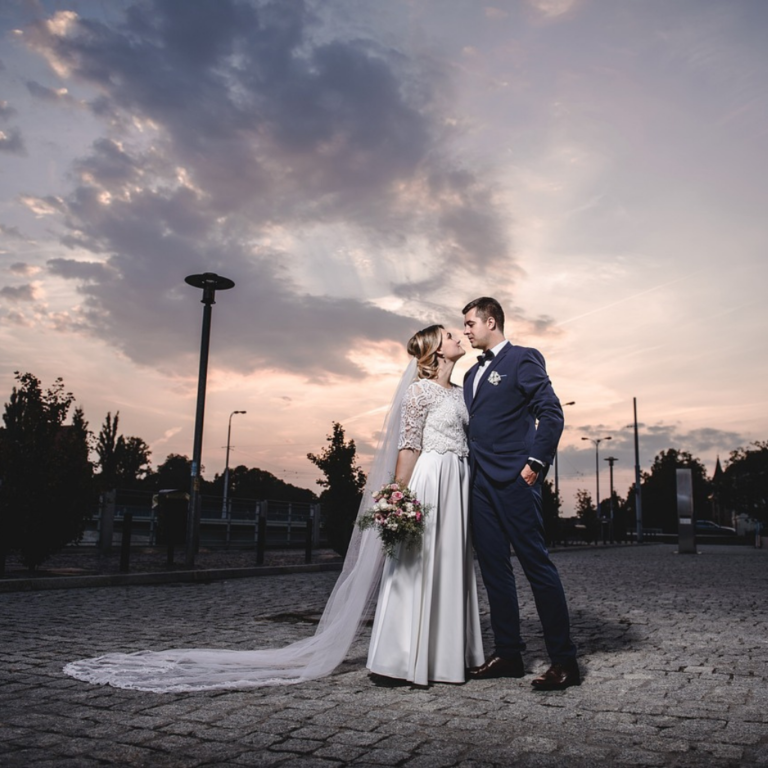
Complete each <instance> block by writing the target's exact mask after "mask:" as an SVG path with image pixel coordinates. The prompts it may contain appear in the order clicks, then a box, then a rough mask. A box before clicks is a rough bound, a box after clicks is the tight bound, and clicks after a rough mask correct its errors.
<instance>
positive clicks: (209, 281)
mask: <svg viewBox="0 0 768 768" xmlns="http://www.w3.org/2000/svg"><path fill="white" fill-rule="evenodd" d="M184 282H185V283H187V284H188V285H191V286H194V287H195V288H202V289H203V298H202V299H201V303H202V304H204V305H205V306H204V307H203V332H202V336H201V340H200V370H199V373H198V379H197V411H196V413H195V440H194V445H193V448H192V469H191V473H190V474H191V483H190V494H189V509H188V511H187V551H186V556H185V564H186V565H187V566H192V565H194V564H195V555H196V554H197V549H198V545H199V543H200V462H201V460H202V452H203V422H204V419H205V385H206V381H207V378H208V350H209V347H210V340H211V305H212V304H215V303H216V300H215V297H216V291H217V290H219V291H226V290H229V289H230V288H234V287H235V284H234V282H233V281H232V280H230V279H229V278H227V277H219V275H216V274H214V273H213V272H204V273H203V274H201V275H189V276H188V277H185V278H184Z"/></svg>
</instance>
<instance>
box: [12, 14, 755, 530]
mask: <svg viewBox="0 0 768 768" xmlns="http://www.w3.org/2000/svg"><path fill="white" fill-rule="evenodd" d="M767 33H768V4H766V3H764V2H762V0H729V2H728V3H723V2H721V1H720V0H677V2H675V3H669V2H667V1H666V0H643V1H642V2H638V1H637V0H514V1H510V2H500V1H497V2H495V3H493V4H488V5H484V4H483V3H481V2H474V1H473V0H390V1H389V2H386V3H382V2H380V1H379V0H324V1H322V2H320V1H319V0H318V1H316V2H312V1H311V0H306V2H301V1H299V0H279V2H278V1H275V2H261V1H260V0H194V2H180V1H179V0H147V1H146V2H134V1H133V0H109V2H107V0H11V1H10V2H5V3H3V4H2V6H1V7H0V353H1V354H0V393H2V397H3V398H4V401H7V398H8V396H9V395H10V392H11V389H12V387H13V385H14V371H22V372H24V371H30V372H32V373H34V374H35V375H36V376H38V377H39V378H40V379H41V380H42V383H43V385H44V386H48V385H50V384H51V383H52V382H53V381H54V379H55V378H56V377H59V376H60V377H62V378H63V379H64V382H65V384H66V386H67V388H68V389H69V390H71V391H72V392H73V393H74V395H75V397H76V399H77V402H78V404H80V405H81V406H82V407H83V408H84V410H85V415H86V418H87V419H88V421H89V422H90V426H91V429H93V430H94V431H96V432H97V431H98V429H99V427H100V425H101V423H102V422H103V420H104V417H105V416H106V414H107V412H111V413H113V414H114V413H115V412H116V411H119V413H120V427H121V431H122V432H123V433H124V434H126V435H135V436H139V437H141V438H143V439H144V440H145V441H146V442H147V443H148V444H149V445H150V447H151V449H152V460H153V464H154V465H155V466H156V465H157V464H159V463H162V461H163V460H164V459H165V457H166V455H167V454H169V453H183V454H187V455H190V456H191V454H192V443H193V433H194V420H195V402H196V392H197V379H198V360H199V349H200V336H201V324H202V311H203V306H202V304H201V303H200V299H201V298H202V296H201V292H200V291H199V290H198V289H195V288H192V287H190V286H188V285H186V284H185V282H184V278H185V277H186V276H187V275H191V274H199V273H202V272H215V273H217V274H220V275H223V276H225V277H228V278H230V279H231V280H233V281H234V282H235V287H234V288H233V289H232V290H230V291H225V292H219V293H218V294H217V296H216V304H215V305H214V307H213V312H212V316H213V321H212V331H211V353H210V363H209V375H208V392H207V401H206V419H205V433H204V445H203V464H204V467H205V476H206V477H208V478H212V477H213V475H214V474H215V473H217V472H219V473H220V472H222V471H223V468H224V463H225V447H226V442H227V425H228V420H229V417H230V414H231V413H232V412H233V411H235V410H245V411H247V413H246V414H244V415H240V414H238V415H236V416H234V417H233V418H232V440H231V444H232V453H231V459H230V463H231V465H232V466H234V465H237V464H245V465H247V466H250V467H259V468H261V469H264V470H267V471H270V472H272V473H274V474H275V475H277V476H278V477H281V478H282V479H284V480H286V481H287V482H291V483H294V484H296V485H300V486H302V487H309V488H313V489H314V490H320V489H319V488H318V487H317V486H316V485H315V480H316V479H317V478H318V477H319V474H318V471H317V469H316V467H314V465H312V464H311V463H310V462H309V461H308V460H307V458H306V454H307V452H310V451H312V452H317V451H319V450H321V449H322V448H323V447H324V445H325V444H326V442H325V441H326V436H327V435H328V434H329V433H330V431H331V429H332V423H333V422H334V421H338V422H340V423H341V424H342V426H343V427H344V429H345V432H346V435H347V437H350V438H353V439H354V440H355V442H356V444H357V446H358V451H359V456H360V461H361V464H362V465H363V467H366V466H367V465H368V463H369V462H370V458H371V456H372V454H373V452H374V450H375V446H376V440H377V434H378V431H379V429H380V427H381V423H382V420H383V417H384V414H385V412H386V409H387V407H388V403H389V400H390V398H391V396H392V393H393V391H394V388H395V385H396V384H397V382H398V380H399V378H400V376H401V374H402V371H403V370H404V368H405V365H406V364H407V355H406V352H405V342H406V341H407V339H408V337H409V336H410V335H411V334H412V333H413V332H415V331H416V330H418V329H419V328H423V327H425V326H427V325H430V324H432V323H434V322H439V323H442V324H444V325H445V326H446V327H448V328H450V329H461V324H462V316H461V308H462V307H463V306H464V305H465V304H466V303H467V302H468V301H469V300H471V299H473V298H475V297H477V296H482V295H491V296H494V297H496V298H497V299H499V300H500V301H501V302H502V304H503V305H504V307H505V309H506V313H507V327H506V332H507V336H508V338H509V339H510V340H511V341H512V342H513V343H516V344H523V345H525V346H532V347H536V348H537V349H539V350H540V351H541V352H542V353H543V355H544V356H545V358H546V360H547V368H548V371H549V374H550V377H551V379H552V382H553V385H554V388H555V391H556V392H557V393H558V395H559V397H560V399H561V400H562V401H563V402H571V401H573V402H574V404H573V405H570V406H567V407H565V415H566V429H565V432H564V434H563V438H562V440H561V443H560V452H559V463H560V471H559V477H560V487H561V493H562V495H563V501H564V513H565V514H566V515H567V514H571V513H572V512H573V508H574V505H575V493H576V491H577V490H578V489H580V488H584V489H587V490H588V491H590V492H591V493H594V489H595V482H596V469H595V465H596V456H595V443H594V441H596V440H598V439H599V440H602V441H603V442H601V443H600V446H599V454H598V456H597V460H598V461H597V463H598V466H599V467H600V483H601V496H603V497H605V496H606V495H607V488H608V465H607V463H606V461H605V459H606V458H607V457H608V456H613V457H615V458H616V460H617V461H616V463H615V468H614V469H615V487H616V490H617V491H618V492H619V494H620V495H622V496H624V495H626V491H627V488H628V486H629V485H630V483H631V482H632V480H633V474H634V472H633V467H634V463H635V455H634V443H633V430H632V429H631V428H629V426H628V425H631V424H632V421H633V398H636V399H637V408H638V420H639V423H640V428H639V435H640V441H639V442H640V464H641V467H642V469H643V470H648V469H649V468H650V465H651V463H652V461H653V458H654V456H655V455H656V454H657V453H658V452H659V451H661V450H666V449H668V448H673V447H674V448H676V449H678V450H684V451H689V452H691V453H692V454H693V455H694V456H697V457H698V458H700V459H701V460H702V461H703V462H704V464H705V466H706V467H707V469H708V472H709V473H710V474H711V473H712V470H713V469H714V464H715V461H716V459H717V457H718V456H719V457H720V458H721V460H725V459H727V457H728V455H729V453H730V452H731V451H732V450H734V449H736V448H738V447H740V446H747V445H749V444H750V443H751V442H753V441H755V440H765V439H768V409H766V407H765V402H766V396H765V381H766V379H767V378H768V355H766V339H768V311H767V310H766V301H765V289H766V285H768V258H767V256H768V252H767V251H768V249H767V247H766V246H767V245H768V230H767V229H766V225H765V220H766V219H765V211H766V210H768V182H767V181H766V179H768V153H767V152H766V144H767V143H768V142H767V139H768V92H766V89H765V82H766V81H767V80H768V48H766V46H765V45H764V42H765V39H766V35H767ZM465 346H466V347H468V344H467V343H466V342H465ZM473 359H474V355H473V354H472V350H471V349H470V350H469V354H467V355H466V357H465V358H463V359H462V360H461V361H460V362H459V363H458V365H457V366H456V369H455V371H454V380H455V381H456V382H461V379H462V377H463V374H464V372H465V371H466V370H467V368H468V367H469V365H470V363H471V362H472V361H473ZM608 437H610V438H611V441H610V442H608V441H607V439H606V438H608ZM584 438H587V439H586V440H585V439H584Z"/></svg>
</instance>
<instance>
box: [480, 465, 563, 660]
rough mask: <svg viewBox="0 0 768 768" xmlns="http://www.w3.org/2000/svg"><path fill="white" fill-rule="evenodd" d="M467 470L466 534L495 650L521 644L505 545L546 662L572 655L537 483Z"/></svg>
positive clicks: (509, 650) (507, 651)
mask: <svg viewBox="0 0 768 768" xmlns="http://www.w3.org/2000/svg"><path fill="white" fill-rule="evenodd" d="M473 470H474V472H473V475H474V477H473V487H472V498H471V515H472V535H473V537H474V544H475V550H476V552H477V559H478V562H479V563H480V572H481V573H482V576H483V582H484V584H485V589H486V591H487V593H488V601H489V603H490V609H491V626H492V628H493V634H494V638H495V641H496V653H497V654H498V655H499V656H502V657H509V656H511V655H512V654H515V653H519V652H521V651H523V650H525V641H524V640H523V638H522V636H521V634H520V609H519V604H518V599H517V585H516V584H515V574H514V571H513V568H512V557H511V552H510V545H511V546H512V548H513V549H514V551H515V554H516V555H517V560H518V562H519V563H520V567H521V568H522V569H523V573H525V576H526V578H527V579H528V581H529V582H530V585H531V589H532V591H533V597H534V600H535V602H536V610H537V611H538V614H539V619H540V620H541V624H542V627H543V629H544V642H545V643H546V647H547V653H548V654H549V657H550V659H551V661H552V663H561V664H562V663H564V662H568V661H571V660H573V659H575V658H576V646H575V645H574V644H573V642H572V641H571V636H570V619H569V616H568V605H567V602H566V599H565V592H564V591H563V585H562V583H561V581H560V574H559V573H558V572H557V568H556V567H555V565H554V563H553V562H552V560H551V559H550V556H549V552H548V551H547V547H546V543H545V539H544V525H543V522H542V518H541V488H540V486H539V485H538V483H537V484H535V485H533V486H529V485H528V484H527V483H526V482H525V481H524V480H523V479H522V477H520V476H518V477H516V478H515V479H514V480H512V481H511V482H505V483H499V482H495V481H493V480H491V478H489V477H488V476H487V475H486V474H485V473H484V472H483V471H482V469H480V468H479V467H478V466H475V467H473Z"/></svg>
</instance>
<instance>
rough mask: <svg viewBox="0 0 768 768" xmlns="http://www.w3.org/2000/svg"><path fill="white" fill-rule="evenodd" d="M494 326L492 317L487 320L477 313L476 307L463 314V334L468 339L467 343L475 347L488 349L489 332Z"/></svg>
mask: <svg viewBox="0 0 768 768" xmlns="http://www.w3.org/2000/svg"><path fill="white" fill-rule="evenodd" d="M495 326H496V323H495V321H494V319H493V318H492V317H489V318H488V319H487V320H483V318H482V317H481V316H480V315H478V314H477V309H475V308H473V309H470V310H469V312H467V314H466V315H464V335H465V336H466V337H467V338H468V339H469V343H470V344H471V345H472V346H473V347H474V348H475V349H488V347H489V342H490V340H491V332H492V330H493V328H494V327H495Z"/></svg>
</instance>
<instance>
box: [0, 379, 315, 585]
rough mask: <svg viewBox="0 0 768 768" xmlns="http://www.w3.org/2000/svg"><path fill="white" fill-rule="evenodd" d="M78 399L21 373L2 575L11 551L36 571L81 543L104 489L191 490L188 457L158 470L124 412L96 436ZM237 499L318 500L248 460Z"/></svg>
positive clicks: (8, 461)
mask: <svg viewBox="0 0 768 768" xmlns="http://www.w3.org/2000/svg"><path fill="white" fill-rule="evenodd" d="M74 404H75V398H74V395H73V394H72V393H71V392H67V391H65V387H64V382H63V381H62V379H60V378H59V379H56V381H55V382H54V384H53V386H51V387H49V388H48V389H46V390H44V389H43V388H42V385H41V383H40V381H39V379H38V378H37V377H36V376H34V375H33V374H31V373H24V374H22V373H19V372H16V385H15V386H14V387H13V390H12V392H11V395H10V398H9V400H8V402H7V403H6V404H5V412H4V414H3V423H4V426H2V427H0V574H2V573H3V572H4V569H5V559H6V556H7V554H8V553H11V552H12V553H15V554H17V555H18V557H19V559H20V560H21V562H22V563H23V564H24V565H25V566H26V567H27V568H29V569H30V570H35V569H36V568H37V567H38V566H39V565H41V564H42V563H43V562H45V560H47V559H48V558H49V557H50V556H51V555H53V554H55V553H56V552H58V551H60V550H61V549H63V548H64V547H65V546H67V545H68V544H72V543H76V542H78V541H80V540H81V539H82V536H83V533H84V531H85V526H86V524H87V522H88V521H89V520H90V519H91V516H92V514H93V511H94V509H95V508H96V505H97V502H98V496H99V493H101V492H104V491H107V490H111V489H113V488H120V489H131V490H139V491H140V490H145V491H148V492H154V491H159V490H164V489H181V490H187V489H188V488H189V483H190V474H191V461H190V459H189V458H188V457H187V456H182V455H179V454H170V455H169V456H168V457H167V458H166V459H165V461H164V462H163V463H162V464H160V465H159V466H158V467H157V468H156V469H153V468H152V466H151V461H150V457H151V451H150V449H149V446H148V445H147V443H146V442H145V441H144V440H142V439H141V438H140V437H134V436H126V435H122V434H120V432H119V424H120V414H119V413H115V415H114V417H113V416H112V414H111V412H110V413H107V416H106V418H105V419H104V423H103V424H102V426H101V429H100V431H99V433H98V435H95V436H94V435H93V433H92V432H91V431H90V430H89V429H88V422H87V421H86V420H85V416H84V414H83V410H82V408H80V407H74ZM70 412H71V416H70ZM92 453H93V454H95V457H96V458H95V460H94V461H92V460H91V455H92ZM223 490H224V478H223V474H222V475H219V474H217V475H215V477H214V479H213V480H210V481H206V480H203V482H202V493H203V494H204V495H205V494H210V495H216V496H222V495H223ZM230 498H232V499H272V500H277V501H292V502H308V503H313V502H316V501H317V496H316V495H315V494H314V493H313V492H312V491H310V490H309V489H307V488H298V487H296V486H294V485H291V484H290V483H286V482H284V481H283V480H280V479H279V478H278V477H275V476H274V475H273V474H271V473H270V472H265V471H264V470H261V469H251V468H248V467H246V466H243V465H240V466H237V467H235V468H234V470H230Z"/></svg>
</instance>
